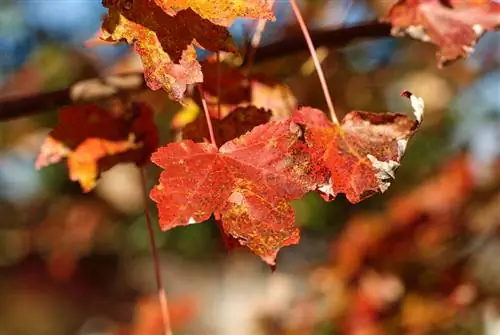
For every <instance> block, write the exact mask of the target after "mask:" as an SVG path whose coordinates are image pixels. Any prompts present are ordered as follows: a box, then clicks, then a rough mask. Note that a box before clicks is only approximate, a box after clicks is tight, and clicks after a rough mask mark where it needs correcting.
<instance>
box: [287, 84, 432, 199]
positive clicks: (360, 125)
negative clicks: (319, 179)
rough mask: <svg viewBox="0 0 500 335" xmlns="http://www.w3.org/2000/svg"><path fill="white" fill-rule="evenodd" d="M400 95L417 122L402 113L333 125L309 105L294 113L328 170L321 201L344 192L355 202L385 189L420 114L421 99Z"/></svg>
mask: <svg viewBox="0 0 500 335" xmlns="http://www.w3.org/2000/svg"><path fill="white" fill-rule="evenodd" d="M403 95H405V96H407V97H408V98H409V99H410V100H411V104H412V106H413V108H414V110H415V115H416V117H417V120H414V119H411V118H409V117H408V116H406V115H404V114H396V113H370V112H359V111H353V112H350V113H349V114H347V115H346V116H345V117H344V119H343V120H342V122H341V124H340V125H336V124H333V123H332V122H331V121H330V120H328V119H327V118H326V116H325V114H324V113H323V112H322V111H320V110H317V109H313V108H310V107H304V108H302V109H300V110H298V111H297V112H296V113H295V114H294V116H293V120H294V122H296V123H298V124H300V125H302V126H303V127H304V129H305V140H306V143H307V144H308V146H309V149H308V152H309V153H310V154H311V156H312V159H313V160H314V161H315V162H316V164H318V165H324V166H326V167H327V168H328V170H329V171H330V174H331V176H330V184H329V185H328V186H326V187H323V188H322V189H320V190H319V191H320V192H321V193H322V194H323V195H324V196H325V198H327V199H329V200H331V199H333V198H334V197H335V196H336V195H337V194H339V193H344V194H345V195H346V197H347V199H348V200H349V201H350V202H351V203H357V202H360V201H361V200H363V199H365V198H368V197H370V196H372V195H373V194H375V193H378V192H385V191H386V190H387V189H388V188H389V186H390V181H391V179H394V178H395V176H394V172H395V170H396V169H397V167H398V166H399V163H400V160H401V158H402V156H403V154H404V152H405V149H406V145H407V143H408V140H409V139H410V137H411V136H412V135H413V134H414V133H415V131H416V130H417V129H418V126H419V124H420V122H421V121H422V115H423V100H422V99H420V98H418V97H416V96H414V95H412V94H411V93H409V92H403Z"/></svg>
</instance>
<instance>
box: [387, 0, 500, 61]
mask: <svg viewBox="0 0 500 335" xmlns="http://www.w3.org/2000/svg"><path fill="white" fill-rule="evenodd" d="M382 20H384V21H388V22H390V23H391V24H392V26H393V29H392V34H393V35H407V36H410V37H412V38H414V39H418V40H421V41H424V42H430V43H433V44H435V45H437V46H438V48H439V51H438V55H437V57H438V64H439V66H442V65H444V64H446V63H448V62H450V61H454V60H455V59H457V58H460V57H467V56H468V55H469V54H470V53H472V52H473V51H474V46H475V45H476V42H477V41H478V40H479V38H480V37H481V36H482V35H483V34H484V33H485V32H487V31H491V30H493V29H496V28H498V27H500V4H499V3H498V2H496V1H492V0H479V1H476V0H465V1H464V0H399V1H398V2H397V3H396V4H394V5H393V7H392V8H391V9H390V10H389V13H388V15H387V16H386V17H384V18H383V19H382Z"/></svg>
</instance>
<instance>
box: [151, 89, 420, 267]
mask: <svg viewBox="0 0 500 335" xmlns="http://www.w3.org/2000/svg"><path fill="white" fill-rule="evenodd" d="M407 96H408V97H409V98H410V99H411V101H412V105H413V106H414V108H415V113H416V115H417V120H414V119H412V118H410V117H408V116H406V115H403V114H375V113H367V112H357V111H355V112H351V113H349V114H348V115H346V117H345V118H344V120H343V121H342V123H341V124H340V125H337V124H333V123H332V122H330V121H329V120H328V119H327V118H326V117H325V116H324V113H323V112H321V111H320V110H316V109H312V108H302V109H299V110H297V111H296V112H295V113H294V114H293V115H292V117H290V118H288V119H286V120H281V121H270V122H268V123H266V124H264V125H260V126H258V127H256V128H254V129H253V130H251V131H250V132H248V133H246V134H244V135H243V136H240V137H238V138H235V139H233V140H230V141H228V142H226V143H224V144H223V145H222V146H221V147H220V148H217V147H216V146H215V145H213V144H210V143H195V142H193V141H191V140H183V141H181V142H179V143H173V144H169V145H167V146H165V147H162V148H160V149H158V150H157V151H156V152H155V153H154V154H153V156H152V161H153V162H154V163H155V164H157V165H158V166H160V167H161V168H163V169H164V171H163V172H162V173H161V175H160V180H159V184H158V185H156V186H155V187H154V188H153V190H152V191H151V198H152V199H153V200H154V201H155V202H156V203H157V204H158V210H159V220H160V225H161V227H162V229H164V230H166V229H170V228H173V227H176V226H181V225H187V224H190V223H196V222H202V221H204V220H207V219H208V218H209V217H210V216H211V215H212V213H216V214H217V215H220V216H221V220H222V228H223V230H224V231H225V233H226V234H228V235H231V236H232V237H234V238H236V239H238V240H239V242H240V244H242V245H245V246H247V247H248V248H249V249H250V250H252V251H253V252H254V253H255V254H257V255H259V256H260V257H261V258H262V259H263V260H264V261H266V262H267V263H268V264H270V265H274V264H275V258H276V255H277V253H278V251H279V249H280V248H281V247H284V246H287V245H291V244H296V243H298V241H299V231H298V229H297V228H296V227H295V225H294V222H295V216H294V212H293V209H292V207H291V205H290V201H292V200H295V199H300V198H301V197H302V196H304V194H306V193H307V192H310V191H318V192H321V193H322V194H323V195H324V196H325V197H327V198H328V199H333V198H334V197H335V196H336V195H337V194H339V193H345V194H346V195H347V197H348V199H349V200H350V201H351V202H354V203H355V202H358V201H360V200H362V199H364V198H366V197H367V196H369V195H371V194H374V193H376V192H383V191H385V190H386V189H387V187H388V186H389V180H390V179H391V178H394V171H395V169H396V168H397V167H398V166H399V162H400V159H401V157H402V156H403V153H404V151H405V148H406V143H407V141H408V140H409V138H410V137H411V136H412V135H413V133H414V132H415V131H416V130H417V128H418V125H419V123H420V121H421V115H422V112H423V103H422V101H421V99H419V98H417V97H415V96H413V95H411V94H410V93H407ZM214 189H215V190H217V192H213V191H212V190H214Z"/></svg>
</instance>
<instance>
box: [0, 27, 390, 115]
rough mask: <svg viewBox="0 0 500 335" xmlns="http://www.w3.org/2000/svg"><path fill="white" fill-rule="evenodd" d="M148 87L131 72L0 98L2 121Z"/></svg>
mask: <svg viewBox="0 0 500 335" xmlns="http://www.w3.org/2000/svg"><path fill="white" fill-rule="evenodd" d="M390 31H391V26H390V25H389V24H385V23H380V22H376V21H373V22H366V23H362V24H358V25H356V26H351V27H344V28H338V29H331V30H316V31H312V32H311V37H312V39H313V41H314V44H315V46H327V47H332V48H333V47H342V46H345V45H347V44H349V43H351V42H353V41H355V40H358V39H375V38H381V37H389V36H391V35H390ZM305 50H307V45H306V43H305V41H304V39H303V37H302V35H296V36H288V37H285V38H284V39H282V40H280V41H277V42H275V43H271V44H269V45H265V46H261V47H259V48H257V50H256V52H255V58H254V61H255V62H264V61H267V60H271V59H275V58H279V57H284V56H287V55H289V54H292V53H295V52H299V51H305ZM146 88H147V87H146V85H145V82H144V78H143V74H142V73H130V74H123V75H113V76H108V77H105V78H94V79H88V80H84V81H80V82H77V83H75V84H73V85H71V86H69V87H67V88H63V89H60V90H57V91H51V92H40V93H37V94H33V95H27V96H11V97H5V98H0V121H7V120H11V119H16V118H21V117H26V116H30V115H35V114H40V113H44V112H46V111H48V110H51V109H54V108H59V107H62V106H65V105H71V104H78V103H87V102H91V101H100V100H106V99H109V98H112V97H115V96H118V95H120V94H127V93H131V92H137V91H141V90H144V89H146Z"/></svg>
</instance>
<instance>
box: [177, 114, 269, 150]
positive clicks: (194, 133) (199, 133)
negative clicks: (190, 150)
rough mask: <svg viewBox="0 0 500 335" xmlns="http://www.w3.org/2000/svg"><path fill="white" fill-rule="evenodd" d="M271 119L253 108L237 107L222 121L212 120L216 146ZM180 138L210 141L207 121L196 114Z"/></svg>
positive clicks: (202, 116) (203, 116) (201, 115)
mask: <svg viewBox="0 0 500 335" xmlns="http://www.w3.org/2000/svg"><path fill="white" fill-rule="evenodd" d="M270 118H271V113H270V112H269V111H267V110H265V109H261V108H257V107H255V106H248V107H238V108H236V109H235V110H234V111H233V112H231V114H229V115H228V116H226V117H225V118H223V119H222V120H217V119H215V120H212V126H213V128H214V134H215V141H216V143H217V146H220V145H222V144H223V143H225V142H227V141H230V140H232V139H234V138H236V137H238V136H241V135H243V134H245V133H246V132H248V131H250V130H252V129H253V128H254V127H256V126H258V125H261V124H264V123H266V122H268V121H269V119H270ZM182 137H183V138H184V139H190V140H193V141H195V142H203V141H207V140H208V141H210V135H209V132H208V126H207V121H206V119H205V115H204V114H198V117H197V118H196V120H195V121H194V122H191V123H189V124H187V125H186V126H185V127H184V129H183V130H182Z"/></svg>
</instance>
